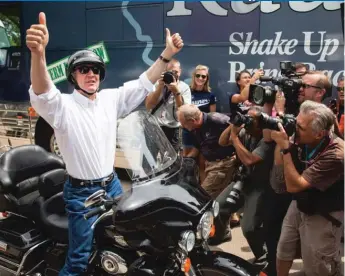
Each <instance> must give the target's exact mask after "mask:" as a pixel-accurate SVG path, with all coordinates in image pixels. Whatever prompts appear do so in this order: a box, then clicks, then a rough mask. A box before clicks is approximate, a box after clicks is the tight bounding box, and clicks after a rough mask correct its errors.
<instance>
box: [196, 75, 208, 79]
mask: <svg viewBox="0 0 345 276" xmlns="http://www.w3.org/2000/svg"><path fill="white" fill-rule="evenodd" d="M195 77H196V78H198V79H200V78H202V79H203V80H204V79H206V78H207V76H206V75H200V74H195Z"/></svg>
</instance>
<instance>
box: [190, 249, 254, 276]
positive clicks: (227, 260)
mask: <svg viewBox="0 0 345 276" xmlns="http://www.w3.org/2000/svg"><path fill="white" fill-rule="evenodd" d="M189 257H190V258H191V262H192V265H193V267H194V269H195V271H196V273H197V275H205V276H207V273H205V272H206V271H212V270H216V271H219V272H224V273H226V274H224V275H228V276H258V275H259V273H260V271H258V269H257V268H255V267H254V266H253V265H252V264H251V263H249V262H247V261H245V260H244V259H242V258H240V257H238V256H235V255H232V254H230V253H226V252H222V251H204V250H194V251H192V252H191V253H190V255H189ZM212 275H214V274H212ZM220 275H222V274H219V276H220Z"/></svg>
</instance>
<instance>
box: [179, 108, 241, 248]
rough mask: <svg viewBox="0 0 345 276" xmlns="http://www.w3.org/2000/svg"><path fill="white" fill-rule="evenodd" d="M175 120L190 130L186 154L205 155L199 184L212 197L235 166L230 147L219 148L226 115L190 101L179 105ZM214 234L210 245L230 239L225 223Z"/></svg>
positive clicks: (219, 191)
mask: <svg viewBox="0 0 345 276" xmlns="http://www.w3.org/2000/svg"><path fill="white" fill-rule="evenodd" d="M178 119H179V121H180V123H181V125H182V127H183V128H185V129H187V130H188V131H190V133H191V138H192V145H193V149H192V151H191V153H190V154H189V157H194V158H195V157H196V156H197V155H198V153H199V151H200V153H201V154H202V155H203V156H204V157H205V159H206V162H205V174H206V176H205V179H204V181H203V182H202V183H201V186H202V187H203V188H204V189H205V191H206V192H207V193H208V194H209V195H210V196H211V197H212V198H213V199H215V198H216V197H217V196H218V195H219V194H220V193H221V192H222V191H223V190H224V188H226V187H227V186H228V185H229V183H230V182H231V180H232V177H233V174H234V172H235V169H236V167H237V162H236V156H235V149H234V147H233V146H227V147H222V146H220V145H219V144H218V140H219V137H220V135H221V133H222V132H223V131H224V130H225V129H226V128H227V127H228V126H229V119H230V118H229V117H228V116H226V115H224V114H221V113H217V112H211V113H204V112H201V111H200V109H199V108H198V107H197V106H195V105H192V104H186V105H183V106H181V107H180V108H179V110H178ZM216 229H217V231H216V237H214V238H213V239H212V242H211V243H212V245H216V244H220V243H222V242H224V241H226V240H229V239H231V231H230V226H229V223H228V222H225V223H221V225H216Z"/></svg>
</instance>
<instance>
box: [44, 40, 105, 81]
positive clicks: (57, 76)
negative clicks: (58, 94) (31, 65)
mask: <svg viewBox="0 0 345 276" xmlns="http://www.w3.org/2000/svg"><path fill="white" fill-rule="evenodd" d="M87 49H89V50H92V51H94V52H95V53H96V54H97V55H98V56H100V57H101V58H102V59H103V61H104V62H105V63H109V56H108V53H107V50H106V49H105V46H104V42H103V41H102V42H100V43H97V44H95V45H92V46H89V47H87ZM68 58H69V56H68V57H65V58H63V59H60V60H59V61H56V62H54V63H52V64H50V65H48V72H49V75H50V77H51V79H52V81H53V83H55V84H57V83H59V82H62V81H64V80H66V79H67V77H66V66H67V61H68Z"/></svg>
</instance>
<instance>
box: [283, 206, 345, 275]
mask: <svg viewBox="0 0 345 276" xmlns="http://www.w3.org/2000/svg"><path fill="white" fill-rule="evenodd" d="M330 215H331V216H332V217H333V218H335V219H337V220H338V221H340V222H341V223H343V222H344V212H343V211H336V212H332V213H330ZM342 229H343V227H337V226H335V225H334V224H333V223H332V222H330V221H329V220H328V219H326V218H324V217H323V216H321V215H312V216H309V215H306V214H305V213H303V212H301V211H299V210H298V208H297V202H296V200H293V201H292V202H291V204H290V207H289V209H288V211H287V213H286V216H285V218H284V221H283V226H282V231H281V235H280V239H279V243H278V248H277V258H278V259H280V260H282V261H293V260H294V259H295V258H296V257H298V252H301V254H302V260H303V264H304V272H305V274H306V275H307V276H330V275H332V276H338V275H342V274H341V255H340V246H341V243H340V239H341V236H342V231H343V230H342ZM300 250H301V251H300Z"/></svg>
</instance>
